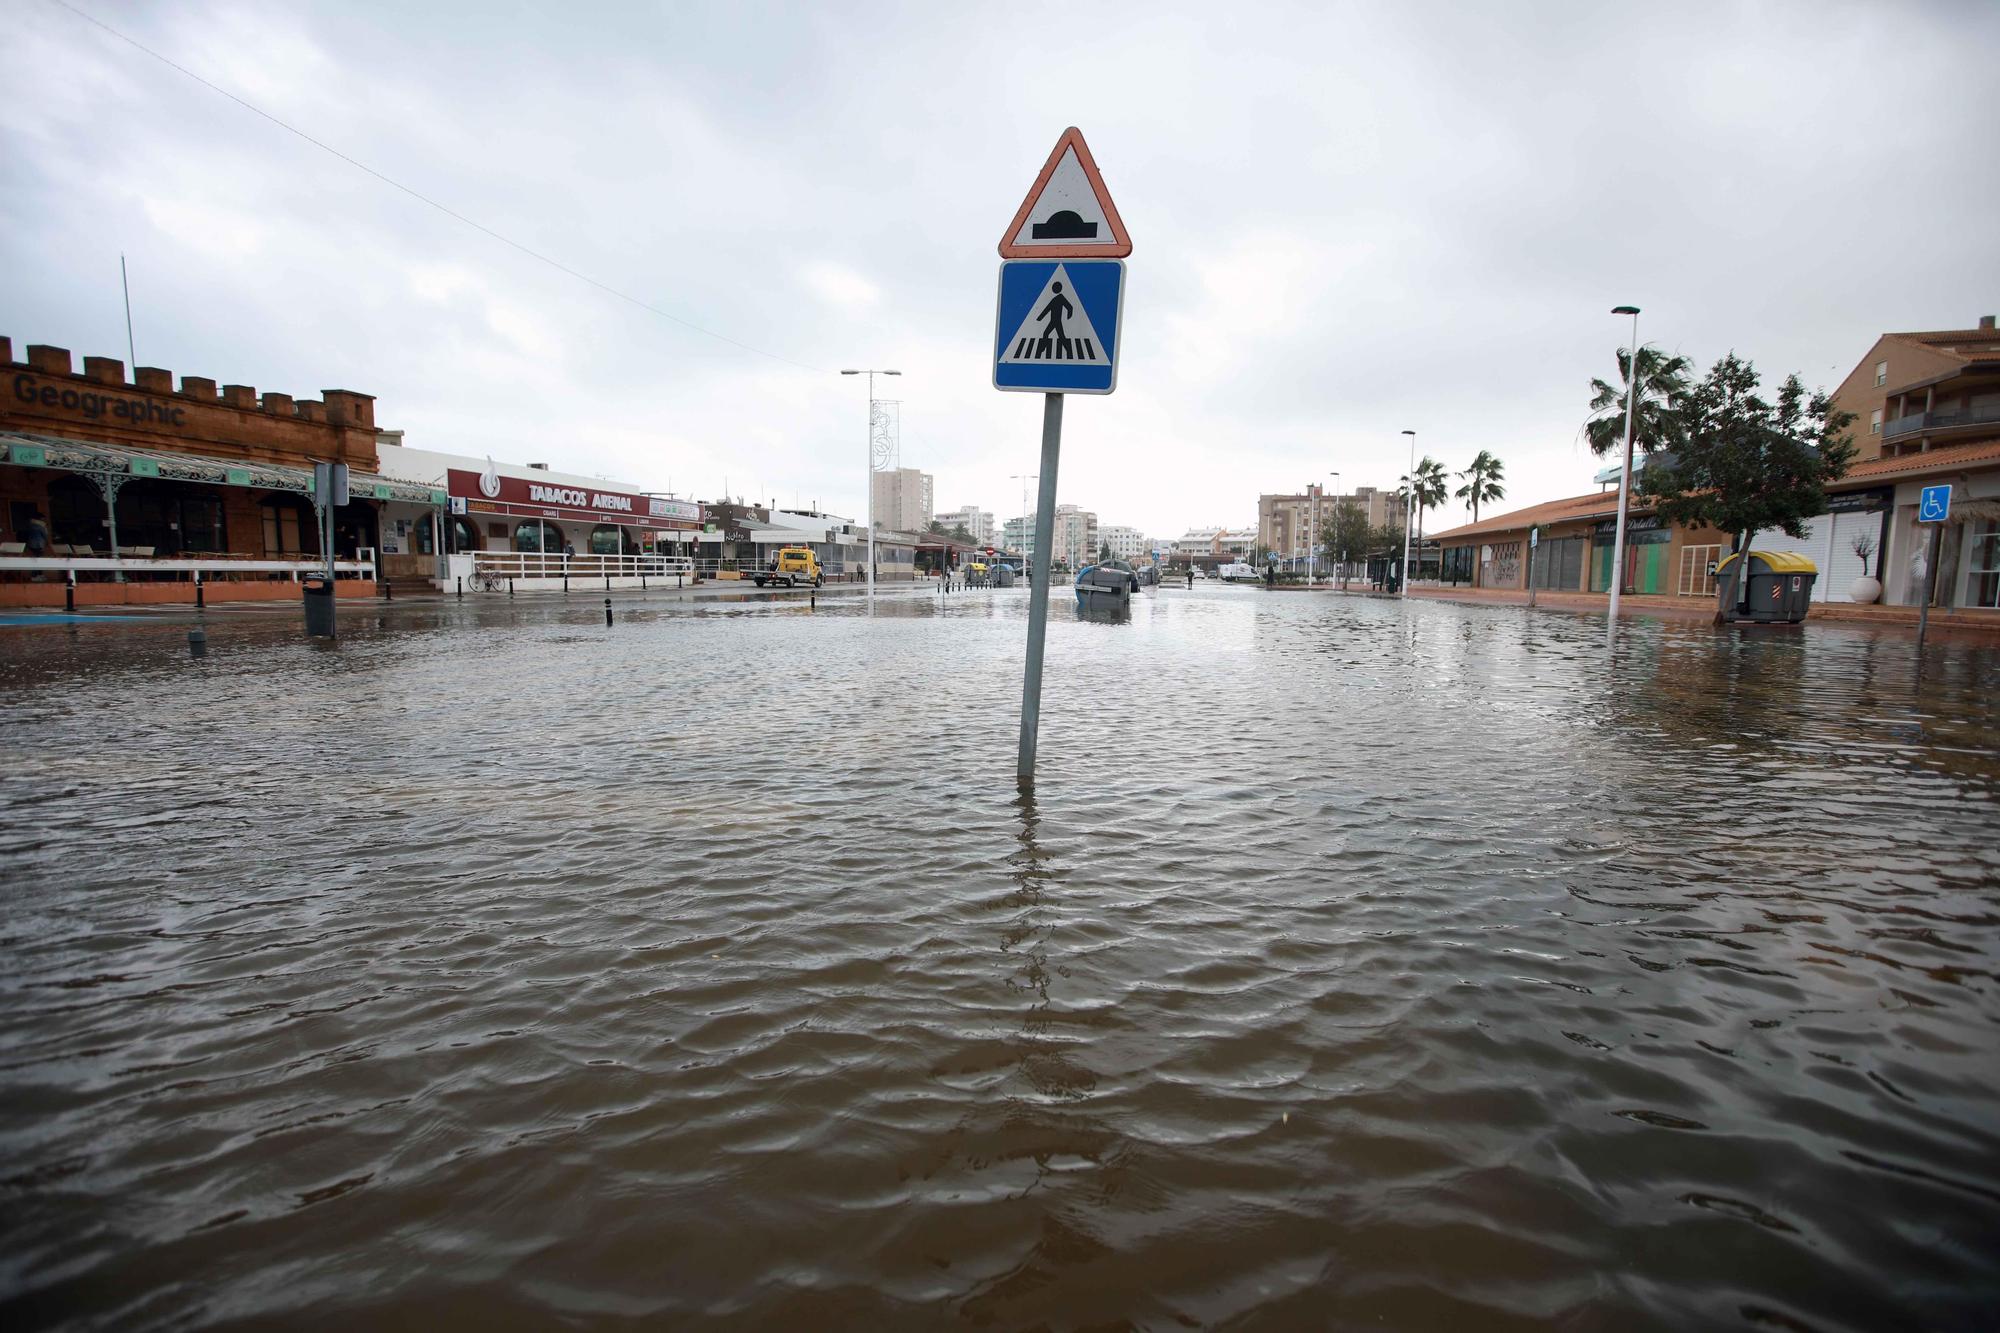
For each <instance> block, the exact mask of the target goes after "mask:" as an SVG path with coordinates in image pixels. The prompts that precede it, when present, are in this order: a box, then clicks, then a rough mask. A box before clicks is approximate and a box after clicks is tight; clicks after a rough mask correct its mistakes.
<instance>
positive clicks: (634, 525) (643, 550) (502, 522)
mask: <svg viewBox="0 0 2000 1333" xmlns="http://www.w3.org/2000/svg"><path fill="white" fill-rule="evenodd" d="M378 452H379V455H380V457H381V460H382V469H383V471H384V472H387V473H389V474H391V475H393V476H398V477H402V478H406V479H408V480H411V481H421V482H425V483H427V484H429V485H432V486H435V487H437V488H438V489H439V490H441V491H442V493H443V494H444V496H445V505H444V507H443V509H442V510H440V511H438V512H437V513H435V514H426V513H424V512H421V511H419V510H417V509H410V510H402V509H397V508H391V509H389V510H387V511H385V513H384V515H383V519H384V524H385V530H384V533H383V551H384V561H385V563H386V564H387V565H388V567H389V568H391V569H392V570H393V569H396V568H397V567H398V564H399V562H405V561H407V562H413V563H415V564H420V565H424V566H426V567H427V568H436V567H437V564H438V560H439V557H440V556H443V555H450V554H461V553H491V554H500V553H508V554H515V555H534V556H547V557H564V556H569V557H601V558H605V559H616V558H620V557H636V556H640V555H655V554H657V555H674V556H682V555H690V554H692V552H693V542H694V539H695V537H696V536H697V535H698V534H699V533H700V531H701V526H702V510H701V506H700V505H699V504H696V503H694V502H693V501H689V500H674V499H668V498H665V497H662V496H657V495H647V494H645V493H643V492H641V491H640V490H638V489H637V488H636V487H635V486H633V485H631V484H630V483H625V482H614V481H607V480H605V479H603V478H600V477H584V476H577V475H574V474H571V473H562V472H552V471H550V470H548V469H547V468H545V467H541V466H537V465H535V464H526V465H522V464H514V463H496V462H495V461H493V460H492V459H490V458H473V457H468V456H465V455H460V454H445V453H437V452H434V451H432V450H427V449H412V448H409V447H407V446H404V445H402V444H400V443H392V442H390V441H388V440H386V439H385V440H384V441H383V442H381V443H380V444H379V445H378ZM600 566H601V562H600Z"/></svg>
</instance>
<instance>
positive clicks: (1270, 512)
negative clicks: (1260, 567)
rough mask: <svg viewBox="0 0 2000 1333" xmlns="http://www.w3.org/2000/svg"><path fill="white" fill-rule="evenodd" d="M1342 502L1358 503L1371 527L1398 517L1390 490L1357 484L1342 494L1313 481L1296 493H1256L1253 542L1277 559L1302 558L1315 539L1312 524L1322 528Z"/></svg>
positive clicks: (1399, 517)
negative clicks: (1328, 489)
mask: <svg viewBox="0 0 2000 1333" xmlns="http://www.w3.org/2000/svg"><path fill="white" fill-rule="evenodd" d="M1343 504H1353V505H1356V506H1357V507H1359V508H1360V510H1361V511H1362V513H1364V514H1366V515H1367V522H1368V525H1369V526H1370V527H1371V528H1380V527H1386V526H1387V525H1388V524H1389V523H1390V522H1391V521H1392V520H1393V521H1395V522H1397V523H1400V522H1401V521H1402V517H1401V514H1402V511H1401V508H1400V506H1399V505H1398V504H1397V502H1396V494H1395V492H1394V491H1385V490H1381V489H1378V488H1377V487H1374V486H1357V487H1355V488H1354V490H1353V491H1351V492H1349V493H1347V494H1345V495H1337V494H1333V493H1330V492H1328V491H1326V490H1325V489H1324V488H1323V487H1321V486H1318V485H1316V484H1315V485H1312V486H1308V487H1307V488H1306V489H1305V490H1304V491H1302V492H1300V493H1298V494H1296V495H1260V496H1258V497H1257V544H1258V545H1259V546H1261V547H1263V548H1264V549H1265V550H1267V551H1269V552H1271V553H1272V555H1273V556H1275V557H1276V558H1277V559H1279V560H1280V561H1291V560H1296V561H1304V560H1305V558H1306V554H1307V552H1308V551H1309V550H1310V549H1311V547H1312V546H1313V544H1314V542H1315V536H1314V524H1315V523H1317V524H1318V526H1319V527H1320V528H1322V529H1323V528H1325V527H1326V525H1327V524H1328V523H1331V522H1332V521H1333V515H1334V512H1335V510H1336V509H1337V508H1338V507H1339V506H1340V505H1343Z"/></svg>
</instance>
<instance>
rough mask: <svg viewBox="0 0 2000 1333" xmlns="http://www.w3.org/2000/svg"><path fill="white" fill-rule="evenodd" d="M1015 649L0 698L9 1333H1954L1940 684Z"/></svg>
mask: <svg viewBox="0 0 2000 1333" xmlns="http://www.w3.org/2000/svg"><path fill="white" fill-rule="evenodd" d="M1026 607H1027V603H1026V598H1025V595H1024V594H1023V593H1022V592H1020V591H1018V590H1016V591H1006V592H971V593H964V594H954V595H953V596H951V597H949V598H940V597H939V596H938V595H937V594H936V593H935V592H934V591H927V592H923V593H899V594H893V595H886V596H884V597H883V598H881V599H879V600H878V602H877V604H876V606H875V609H874V612H873V614H870V613H869V608H868V604H867V602H866V600H865V599H863V598H856V597H851V596H845V597H839V598H832V597H823V598H821V599H820V600H819V602H818V605H817V606H816V607H815V606H811V605H809V604H808V603H807V602H806V601H805V600H804V599H803V598H797V597H792V598H784V597H780V598H768V597H766V598H751V599H745V600H719V601H711V602H702V603H669V602H646V601H641V600H634V599H621V600H620V602H619V614H618V620H617V623H616V624H615V625H613V626H611V627H609V628H607V627H606V626H605V625H604V623H603V614H602V599H601V597H588V598H573V599H572V600H571V601H570V602H569V603H568V604H566V605H565V604H562V603H560V602H559V601H556V600H548V601H532V602H531V601H527V600H525V599H523V600H520V601H517V602H515V603H514V604H512V605H508V604H504V603H496V602H493V601H489V600H481V601H469V602H468V603H467V604H465V605H458V604H455V603H451V602H445V603H435V602H426V603H409V604H400V603H399V604H394V605H390V606H376V605H370V606H369V607H368V608H367V609H366V610H365V611H361V610H358V609H357V608H355V607H351V606H349V605H343V606H342V608H341V612H342V617H343V619H342V625H343V637H342V639H341V640H340V642H339V643H338V645H326V644H323V643H314V642H309V641H306V640H304V639H302V638H301V637H300V636H299V634H298V633H297V622H296V612H295V611H291V610H287V611H281V612H273V611H251V610H248V609H243V608H228V609H227V610H218V611H213V612H210V613H209V614H208V615H207V617H206V624H207V632H208V655H207V656H206V657H205V658H202V659H199V660H191V659H190V658H189V656H188V652H187V647H186V640H185V636H186V629H187V623H188V619H189V617H187V616H186V615H184V614H180V613H172V614H162V615H159V616H156V617H147V618H137V617H134V618H120V619H117V620H114V621H94V620H93V621H85V622H81V623H64V624H48V625H38V626H34V627H11V628H4V629H0V671H4V678H5V680H6V682H7V704H6V718H7V721H6V726H5V728H4V729H0V883H4V884H5V886H6V890H7V899H8V904H9V908H10V910H9V913H8V919H7V925H6V928H5V932H4V943H0V960H4V964H5V966H4V970H0V1163H4V1167H0V1170H4V1173H5V1179H4V1181H0V1201H3V1202H4V1210H0V1239H4V1244H0V1317H4V1320H5V1322H6V1324H7V1325H8V1326H9V1327H32V1326H42V1325H55V1324H69V1325H72V1326H78V1327H89V1326H107V1327H108V1326H119V1327H125V1326H132V1325H163V1324H171V1325H185V1324H207V1325H213V1324H225V1325H226V1324H231V1323H239V1322H240V1323H270V1322H284V1323H286V1324H290V1325H302V1326H307V1327H335V1326H339V1327H372V1326H381V1325H384V1324H393V1325H402V1326H413V1327H414V1326H423V1327H458V1326H463V1327H468V1328H470V1327H479V1328H489V1327H514V1326H524V1327H526V1326H535V1327H539V1326H546V1325H547V1324H549V1323H552V1322H566V1323H572V1324H589V1325H594V1324H617V1323H639V1322H646V1323H657V1324H665V1325H669V1326H675V1327H699V1326H721V1325H739V1326H740V1325H753V1326H766V1327H869V1328H879V1327H938V1326H946V1327H951V1326H959V1325H965V1326H970V1327H991V1328H1025V1327H1044V1326H1045V1327H1050V1328H1081V1327H1128V1326H1129V1327H1139V1328H1176V1327H1205V1326H1217V1325H1226V1326H1230V1327H1244V1328H1289V1327H1364V1326H1365V1327H1390V1328H1435V1327H1455V1328H1482V1329H1490V1328H1510V1327H1522V1328H1528V1327H1535V1328H1540V1327H1548V1326H1551V1325H1555V1326H1560V1327H1564V1328H1570V1329H1621V1330H1622V1329H1650V1328H1659V1329H1669V1328H1672V1329H1679V1328H1690V1327H1725V1328H1726V1327H1745V1328H1759V1329H1768V1328H1797V1327H1806V1328H1819V1329H1834V1328H1882V1327H1906V1326H1910V1327H1932V1328H1973V1327H1980V1326H1982V1325H1983V1324H1986V1323H1987V1322H1988V1321H1989V1320H1990V1316H1991V1313H1992V1311H1993V1309H1994V1308H1995V1301H1996V1295H1997V1294H2000V1248H1996V1246H1995V1244H1994V1238H1995V1237H1996V1236H2000V1102H1996V1093H2000V993H1997V992H1996V975H1995V970H1996V966H2000V837H1996V835H2000V722H1996V718H1995V712H1994V708H1993V699H1994V696H1995V687H1996V684H2000V652H1996V651H1995V650H1994V649H1993V648H1990V647H1986V646H1982V645H1980V644H1977V643H1971V644H1967V643H1946V644H1941V645H1938V646H1936V647H1934V648H1933V650H1932V652H1931V654H1930V656H1929V658H1928V660H1927V663H1926V667H1925V674H1924V678H1923V680H1922V682H1921V684H1919V683H1918V682H1917V681H1916V679H1915V675H1914V672H1913V653H1912V645H1911V643H1910V640H1909V638H1908V636H1907V635H1906V634H1901V633H1896V632H1877V631H1872V630H1867V629H1859V628H1850V627H1845V626H1832V625H1829V626H1808V627H1807V628H1806V629H1804V630H1803V631H1797V630H1794V631H1779V632H1768V631H1717V630H1714V629H1712V628H1711V627H1709V626H1707V625H1703V624H1690V623H1680V622H1670V621H1661V620H1653V619H1640V620H1637V621H1635V622H1634V623H1633V624H1631V625H1629V626H1628V627H1626V628H1625V629H1623V630H1622V631H1621V632H1620V633H1619V634H1618V636H1617V638H1616V639H1615V641H1614V640H1608V639H1607V636H1606V631H1605V628H1604V621H1603V618H1602V617H1601V616H1592V615H1583V614H1573V613H1553V612H1551V613H1541V614H1536V613H1530V612H1528V611H1526V610H1525V609H1522V608H1518V607H1509V606H1464V605H1453V604H1444V603H1438V602H1418V603H1413V604H1404V603H1399V602H1396V601H1393V600H1383V599H1373V598H1362V597H1351V596H1350V597H1341V596H1336V595H1319V594H1309V593H1301V594H1291V595H1285V596H1271V595H1267V594H1262V593H1260V592H1258V591H1256V590H1254V589H1238V588H1226V587H1225V588H1214V587H1208V588H1201V589H1197V590H1195V591H1193V592H1186V591H1183V590H1180V589H1177V588H1170V589H1166V590H1163V591H1160V592H1159V593H1157V594H1149V595H1146V596H1143V597H1141V598H1139V599H1137V600H1136V601H1135V602H1134V604H1133V607H1132V610H1131V612H1130V614H1129V615H1109V616H1103V617H1101V618H1084V617H1082V616H1079V615H1078V614H1077V613H1075V612H1074V611H1073V610H1072V609H1071V607H1070V605H1069V603H1068V601H1067V600H1064V601H1062V602H1060V603H1059V604H1058V606H1057V607H1056V608H1055V609H1054V614H1053V615H1052V618H1051V625H1050V637H1049V676H1048V683H1047V686H1046V689H1045V693H1044V697H1043V708H1044V719H1043V731H1042V740H1041V763H1042V768H1041V781H1040V783H1039V784H1038V789H1037V792H1036V794H1035V796H1034V798H1033V799H1026V798H1022V797H1020V796H1019V795H1017V793H1016V792H1015V790H1014V786H1013V782H1012V760H1013V746H1014V729H1015V725H1016V709H1017V707H1018V700H1019V689H1020V677H1019V670H1020V660H1021V646H1022V639H1023V633H1024V627H1025V621H1026ZM1121 1321H1122V1322H1121Z"/></svg>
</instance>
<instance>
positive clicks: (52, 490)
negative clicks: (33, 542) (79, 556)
mask: <svg viewBox="0 0 2000 1333" xmlns="http://www.w3.org/2000/svg"><path fill="white" fill-rule="evenodd" d="M105 536H106V534H105V530H104V494H103V492H101V491H99V490H98V489H97V487H96V486H95V485H93V484H92V483H90V482H87V481H85V480H84V479H83V478H82V477H58V478H57V479H56V480H54V481H52V482H50V483H49V540H50V541H52V542H55V543H56V544H58V545H61V546H91V547H99V546H103V545H104V544H105Z"/></svg>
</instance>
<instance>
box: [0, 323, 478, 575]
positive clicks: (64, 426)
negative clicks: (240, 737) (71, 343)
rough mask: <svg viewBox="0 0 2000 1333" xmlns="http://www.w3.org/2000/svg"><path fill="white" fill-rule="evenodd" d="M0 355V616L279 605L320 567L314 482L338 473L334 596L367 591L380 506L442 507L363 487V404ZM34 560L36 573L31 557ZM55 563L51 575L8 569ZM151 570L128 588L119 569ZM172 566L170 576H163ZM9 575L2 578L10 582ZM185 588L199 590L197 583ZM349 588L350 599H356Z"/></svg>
mask: <svg viewBox="0 0 2000 1333" xmlns="http://www.w3.org/2000/svg"><path fill="white" fill-rule="evenodd" d="M26 351H27V359H26V360H25V361H20V362H17V361H15V360H14V357H13V344H12V341H11V340H10V339H8V338H0V374H4V376H5V379H6V391H5V394H4V396H0V560H11V561H14V562H16V564H17V565H18V572H19V575H20V577H19V578H18V579H17V578H14V577H12V576H11V575H10V577H9V578H8V579H7V580H6V581H5V583H4V585H0V587H4V591H0V604H13V605H46V604H54V605H62V604H63V601H64V597H65V591H64V588H65V587H66V586H67V585H69V583H70V582H71V580H72V579H74V580H76V587H75V591H74V593H72V594H70V595H72V596H74V597H75V599H76V600H77V601H78V602H81V603H93V604H101V603H118V602H131V601H148V602H154V601H194V600H196V599H197V598H198V597H206V598H209V599H246V598H259V597H261V598H286V599H289V598H293V597H296V596H297V595H298V589H297V587H296V583H295V580H296V579H297V578H298V577H299V575H300V568H299V567H302V566H306V565H309V564H313V563H315V562H320V563H323V561H324V559H325V557H326V554H327V553H326V552H325V551H324V550H323V543H322V536H321V525H320V517H319V510H318V508H317V506H316V502H315V497H314V494H313V490H314V476H313V467H314V464H315V463H318V462H323V461H324V462H341V463H345V464H347V465H348V467H349V469H350V472H351V477H350V487H349V499H348V501H347V503H345V504H342V505H339V506H337V507H336V508H335V510H334V512H333V521H332V525H331V527H332V546H333V551H332V555H333V557H334V559H335V561H336V563H340V562H347V563H346V564H345V565H343V566H342V567H341V568H340V569H339V570H338V571H337V572H338V573H339V574H340V575H341V578H340V580H339V583H340V586H339V588H338V591H339V592H340V594H341V595H343V596H353V595H362V594H364V593H367V592H372V591H374V576H375V572H376V566H375V564H374V562H373V558H372V557H373V553H374V552H375V551H377V550H378V549H379V547H380V545H381V525H382V510H383V506H384V505H385V504H389V503H408V504H412V505H415V506H416V507H418V508H420V509H425V510H433V511H434V510H436V509H438V508H441V507H442V506H443V504H444V500H445V496H444V493H443V491H442V490H441V489H438V488H435V487H432V486H429V485H425V484H412V483H409V482H405V481H402V480H399V479H396V478H391V477H386V476H383V475H381V474H380V472H379V470H378V459H377V454H376V436H377V431H376V426H375V400H374V399H373V398H372V397H371V396H369V395H368V394H364V393H355V392H352V391H351V390H345V389H329V390H326V391H324V392H323V393H322V394H321V395H320V397H318V398H316V399H315V398H294V397H292V396H291V395H290V394H283V393H268V392H267V393H263V394H259V393H258V392H257V390H256V389H254V388H252V387H250V386H249V385H244V384H226V385H220V386H218V385H217V384H216V382H215V381H214V380H212V379H205V378H202V377H199V376H194V375H183V376H181V377H180V379H179V382H178V384H176V382H175V377H174V374H173V372H171V371H168V370H163V369H160V368H159V367H156V366H141V367H139V368H137V369H136V370H134V371H133V373H132V377H131V379H130V380H128V379H127V378H126V375H125V364H124V363H123V362H122V361H118V360H115V359H113V358H110V357H99V356H87V357H85V358H84V360H83V369H82V371H81V372H80V373H79V372H78V371H77V370H76V368H75V366H74V364H73V362H72V359H71V356H70V353H69V351H68V350H67V349H65V348H61V347H49V346H31V347H28V348H27V349H26ZM38 550H39V551H40V552H41V553H42V554H41V555H40V556H39V557H37V556H36V555H35V554H34V552H36V551H38ZM36 560H39V561H41V562H44V564H45V563H46V562H48V561H53V560H60V561H66V562H70V563H69V564H68V566H67V567H66V568H62V569H55V568H53V567H43V565H37V566H36V567H35V568H32V569H31V568H29V567H28V564H26V563H21V562H33V561H36ZM135 561H151V562H154V564H153V566H152V567H151V568H150V569H149V570H147V571H146V572H145V573H144V574H143V575H142V576H141V577H137V578H134V577H132V568H131V566H132V562H135ZM168 562H172V563H168ZM10 568H12V567H10ZM197 575H199V576H200V577H196V576H197ZM361 585H366V586H365V587H364V586H361Z"/></svg>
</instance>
